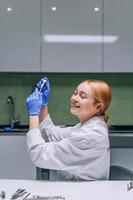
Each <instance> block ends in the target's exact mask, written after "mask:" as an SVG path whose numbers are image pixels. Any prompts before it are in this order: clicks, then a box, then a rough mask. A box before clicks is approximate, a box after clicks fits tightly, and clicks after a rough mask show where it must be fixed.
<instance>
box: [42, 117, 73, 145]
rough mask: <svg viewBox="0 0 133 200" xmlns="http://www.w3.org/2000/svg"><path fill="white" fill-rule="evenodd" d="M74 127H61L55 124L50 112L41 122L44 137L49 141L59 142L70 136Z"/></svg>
mask: <svg viewBox="0 0 133 200" xmlns="http://www.w3.org/2000/svg"><path fill="white" fill-rule="evenodd" d="M72 129H73V127H65V128H61V127H59V126H55V125H54V123H53V121H52V120H51V118H50V116H49V114H48V116H47V117H46V118H45V119H44V120H43V121H42V122H41V123H40V131H41V133H42V136H43V138H44V139H45V140H46V141H49V142H52V141H53V142H57V141H60V140H62V139H63V138H65V137H69V136H70V134H71V131H72Z"/></svg>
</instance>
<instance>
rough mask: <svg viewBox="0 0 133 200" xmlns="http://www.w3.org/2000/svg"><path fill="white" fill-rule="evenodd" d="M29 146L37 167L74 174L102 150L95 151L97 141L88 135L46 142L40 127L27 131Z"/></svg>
mask: <svg viewBox="0 0 133 200" xmlns="http://www.w3.org/2000/svg"><path fill="white" fill-rule="evenodd" d="M27 146H28V151H29V154H30V157H31V160H32V162H33V163H34V164H35V165H36V166H37V167H40V168H46V169H55V170H65V171H68V172H70V173H72V174H75V173H77V171H78V170H79V168H80V169H82V168H84V166H85V165H86V163H90V164H91V161H92V160H94V159H96V158H97V157H99V156H100V155H101V150H99V151H96V153H95V150H94V149H93V147H94V146H96V144H95V141H91V139H90V138H88V136H85V137H83V136H82V137H81V136H79V137H77V136H74V137H71V138H64V139H62V140H61V141H59V142H48V143H46V142H45V141H44V139H43V138H42V136H41V133H40V130H39V129H32V130H30V131H29V132H28V133H27Z"/></svg>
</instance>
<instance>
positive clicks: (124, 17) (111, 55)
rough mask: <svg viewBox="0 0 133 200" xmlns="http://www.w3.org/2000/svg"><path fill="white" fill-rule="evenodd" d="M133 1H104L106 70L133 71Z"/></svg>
mask: <svg viewBox="0 0 133 200" xmlns="http://www.w3.org/2000/svg"><path fill="white" fill-rule="evenodd" d="M132 8H133V1H132V0H126V1H125V0H105V1H104V35H105V36H110V37H112V42H110V43H108V42H105V43H104V71H105V72H133V11H132Z"/></svg>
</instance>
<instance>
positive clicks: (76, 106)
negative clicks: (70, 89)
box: [71, 104, 80, 108]
mask: <svg viewBox="0 0 133 200" xmlns="http://www.w3.org/2000/svg"><path fill="white" fill-rule="evenodd" d="M71 108H80V106H79V105H76V104H71Z"/></svg>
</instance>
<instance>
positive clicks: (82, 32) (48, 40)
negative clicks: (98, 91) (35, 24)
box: [41, 0, 102, 72]
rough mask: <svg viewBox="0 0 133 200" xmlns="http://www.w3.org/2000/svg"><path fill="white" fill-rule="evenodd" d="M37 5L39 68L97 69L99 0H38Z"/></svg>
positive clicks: (100, 16)
mask: <svg viewBox="0 0 133 200" xmlns="http://www.w3.org/2000/svg"><path fill="white" fill-rule="evenodd" d="M41 7H42V20H41V26H42V32H41V33H42V46H41V50H42V51H41V71H42V72H101V71H102V44H101V42H102V41H101V40H102V39H101V35H102V0H82V1H81V0H55V1H49V0H42V6H41ZM95 10H96V11H95Z"/></svg>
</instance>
